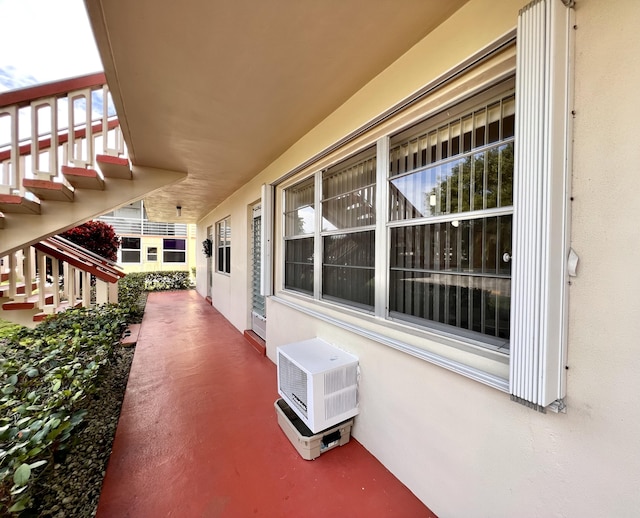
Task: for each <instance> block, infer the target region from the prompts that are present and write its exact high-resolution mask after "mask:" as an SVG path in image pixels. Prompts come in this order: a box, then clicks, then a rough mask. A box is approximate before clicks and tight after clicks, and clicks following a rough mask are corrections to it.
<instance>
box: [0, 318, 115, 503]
mask: <svg viewBox="0 0 640 518" xmlns="http://www.w3.org/2000/svg"><path fill="white" fill-rule="evenodd" d="M126 321H127V312H126V310H125V309H122V308H120V307H118V306H115V305H111V306H106V305H105V306H100V307H97V308H93V309H86V308H80V309H73V310H68V311H65V312H64V313H61V314H59V315H55V316H53V317H51V318H49V319H47V320H46V321H45V322H43V323H42V324H40V325H39V326H38V327H36V328H35V329H27V328H20V329H18V330H15V331H14V332H13V333H12V334H9V336H8V337H6V338H4V339H3V340H2V341H1V342H0V387H1V389H0V396H1V397H0V514H6V513H9V512H11V513H17V512H20V511H22V510H23V509H26V508H28V507H29V506H30V505H31V503H32V495H31V492H30V488H31V485H32V481H33V480H34V478H35V477H37V476H38V475H39V474H40V473H41V472H43V471H45V470H46V466H47V464H51V463H52V462H53V461H54V459H55V458H56V457H59V456H60V455H64V452H65V450H66V448H67V447H68V444H69V442H70V439H71V437H72V432H73V431H74V429H75V428H76V427H77V426H78V425H80V423H82V421H83V418H84V416H85V414H86V409H84V408H82V403H83V402H84V399H85V398H86V397H87V396H88V395H89V394H91V393H92V391H93V390H94V389H95V384H96V380H97V378H98V376H99V374H100V371H101V369H102V368H103V367H104V366H105V365H106V364H107V363H108V362H109V358H110V357H111V355H112V353H113V349H114V347H115V345H116V344H117V343H118V341H119V339H120V336H121V334H122V330H123V329H124V327H125V325H126Z"/></svg>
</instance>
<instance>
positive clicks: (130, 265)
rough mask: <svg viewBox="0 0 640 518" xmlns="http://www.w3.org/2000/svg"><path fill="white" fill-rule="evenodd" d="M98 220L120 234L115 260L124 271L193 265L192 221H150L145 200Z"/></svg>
mask: <svg viewBox="0 0 640 518" xmlns="http://www.w3.org/2000/svg"><path fill="white" fill-rule="evenodd" d="M98 220H99V221H103V222H104V223H108V224H109V225H111V226H113V228H114V230H115V232H116V234H117V235H118V237H120V240H121V241H120V248H119V249H118V263H119V264H120V265H122V268H123V270H124V271H125V272H127V273H131V272H156V271H167V270H176V271H188V272H191V271H192V269H193V268H195V265H196V239H195V225H192V224H186V223H160V222H154V221H149V219H148V218H147V213H146V211H145V208H144V201H143V200H139V201H137V202H134V203H130V204H128V205H125V206H123V207H120V208H118V209H116V210H114V211H111V212H108V213H106V214H104V215H103V216H100V217H99V218H98Z"/></svg>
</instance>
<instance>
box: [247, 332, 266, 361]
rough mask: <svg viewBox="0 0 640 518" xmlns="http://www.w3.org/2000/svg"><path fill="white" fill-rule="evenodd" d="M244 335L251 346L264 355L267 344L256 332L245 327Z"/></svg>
mask: <svg viewBox="0 0 640 518" xmlns="http://www.w3.org/2000/svg"><path fill="white" fill-rule="evenodd" d="M244 337H245V339H246V340H247V341H248V342H249V343H250V344H251V347H253V348H254V349H255V350H256V351H258V352H259V353H260V355H261V356H265V355H266V354H267V344H266V343H265V341H264V340H263V339H262V338H260V337H259V336H258V335H257V334H256V333H254V332H253V331H251V330H250V329H246V330H245V332H244Z"/></svg>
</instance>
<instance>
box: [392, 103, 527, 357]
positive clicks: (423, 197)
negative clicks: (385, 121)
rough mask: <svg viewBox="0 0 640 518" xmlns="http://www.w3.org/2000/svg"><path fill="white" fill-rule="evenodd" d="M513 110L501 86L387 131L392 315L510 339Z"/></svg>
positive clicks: (505, 341) (505, 339)
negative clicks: (494, 94)
mask: <svg viewBox="0 0 640 518" xmlns="http://www.w3.org/2000/svg"><path fill="white" fill-rule="evenodd" d="M514 115H515V99H514V96H513V94H511V93H509V94H507V95H503V96H501V97H500V98H499V99H497V100H495V101H494V102H491V103H489V104H486V105H482V106H479V107H476V108H475V109H471V110H468V111H465V112H462V113H461V114H460V115H459V116H456V117H453V118H448V119H447V120H438V118H437V117H436V118H435V120H433V121H426V122H425V123H422V124H421V125H419V126H418V127H416V128H413V129H411V130H408V131H404V132H403V133H401V134H399V135H397V136H394V137H392V138H391V141H390V142H391V143H390V160H389V166H390V167H389V171H390V175H389V184H390V185H389V227H390V250H391V252H390V264H389V311H390V314H391V316H397V317H401V318H402V317H408V318H416V319H421V320H424V321H432V322H436V323H440V324H446V325H448V326H454V327H457V328H460V329H464V330H467V331H472V332H475V333H481V334H483V335H488V336H491V337H495V338H497V339H501V340H502V342H503V343H504V344H505V345H506V344H507V343H508V339H509V318H510V317H509V312H510V306H511V262H510V259H511V226H512V214H513V196H512V193H513V151H514ZM498 343H500V342H498Z"/></svg>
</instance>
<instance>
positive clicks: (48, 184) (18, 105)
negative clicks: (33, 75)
mask: <svg viewBox="0 0 640 518" xmlns="http://www.w3.org/2000/svg"><path fill="white" fill-rule="evenodd" d="M110 106H111V101H110V94H109V89H108V86H107V85H106V83H105V77H104V74H92V75H88V76H83V77H78V78H74V79H67V80H64V81H57V82H54V83H47V84H43V85H38V86H34V87H30V88H24V89H21V90H15V91H11V92H5V93H1V94H0V257H3V256H5V255H7V254H9V253H11V252H15V251H17V250H20V249H22V248H24V247H25V246H28V245H31V244H34V243H37V242H39V241H41V240H42V239H44V238H46V237H49V236H52V235H55V234H58V233H60V232H63V231H65V230H67V229H69V228H72V227H74V226H76V225H79V224H82V223H84V222H86V221H89V220H91V219H93V218H96V217H98V216H100V215H101V214H104V213H105V212H109V211H111V210H114V209H115V208H117V207H120V206H122V205H125V204H128V203H132V202H134V201H136V200H139V199H141V198H143V197H145V196H146V195H148V194H150V193H151V192H153V191H155V190H157V189H160V188H163V187H166V186H167V185H170V184H172V183H175V182H178V181H180V180H182V179H184V177H185V174H184V173H179V172H175V171H167V170H163V169H156V168H150V167H142V166H136V165H133V164H131V163H130V161H129V159H128V158H127V157H126V152H125V146H124V141H123V138H122V132H121V130H120V125H119V122H118V119H117V116H116V115H115V112H114V110H113V109H112V108H111V109H110Z"/></svg>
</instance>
